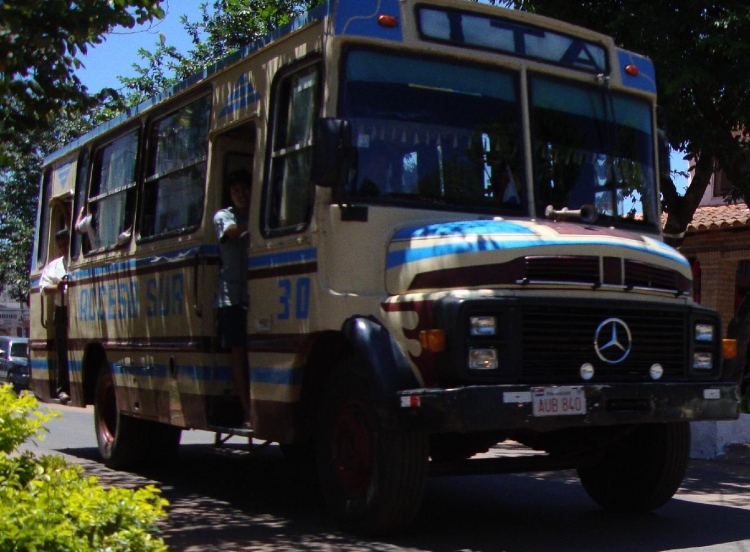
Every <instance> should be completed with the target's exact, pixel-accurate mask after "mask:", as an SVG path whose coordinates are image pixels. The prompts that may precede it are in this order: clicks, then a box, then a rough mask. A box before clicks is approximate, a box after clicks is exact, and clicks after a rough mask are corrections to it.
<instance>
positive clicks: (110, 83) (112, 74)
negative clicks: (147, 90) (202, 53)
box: [76, 0, 208, 94]
mask: <svg viewBox="0 0 750 552" xmlns="http://www.w3.org/2000/svg"><path fill="white" fill-rule="evenodd" d="M207 1H208V0H164V2H162V5H161V6H162V9H163V10H164V11H165V12H166V16H165V17H164V19H162V20H154V21H152V22H151V23H148V24H146V25H141V26H137V27H134V28H132V29H123V28H121V27H118V28H116V29H114V32H112V33H110V34H107V35H105V39H106V40H105V41H104V42H103V43H102V44H98V45H96V46H93V47H89V49H88V53H87V54H86V55H85V56H81V57H80V59H81V61H82V62H83V64H84V67H83V68H81V69H78V70H77V71H76V75H77V76H78V78H79V79H81V82H82V83H83V84H84V85H85V86H86V87H87V88H88V89H89V93H91V94H93V93H96V92H98V91H99V90H101V89H102V88H114V89H119V88H120V87H121V84H120V81H119V80H117V77H133V76H135V74H136V73H135V71H134V70H133V64H134V63H138V64H143V60H142V59H141V58H140V57H139V56H138V49H139V48H145V49H146V50H150V51H153V50H155V49H156V44H157V42H159V39H160V38H159V35H160V34H163V35H164V37H165V38H166V44H167V45H171V46H175V47H176V48H177V49H178V50H179V51H181V52H187V51H188V50H190V49H191V47H192V45H191V42H190V37H189V36H188V34H187V32H186V31H185V29H183V27H182V24H181V23H180V16H181V15H187V16H188V19H189V20H190V21H193V22H194V21H197V20H198V18H199V16H200V13H201V11H200V9H199V7H200V5H201V4H204V3H207Z"/></svg>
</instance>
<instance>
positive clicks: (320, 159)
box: [311, 119, 354, 188]
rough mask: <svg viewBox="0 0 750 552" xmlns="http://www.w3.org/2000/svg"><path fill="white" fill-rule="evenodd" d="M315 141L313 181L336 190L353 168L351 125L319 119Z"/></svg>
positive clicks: (343, 120) (341, 120)
mask: <svg viewBox="0 0 750 552" xmlns="http://www.w3.org/2000/svg"><path fill="white" fill-rule="evenodd" d="M313 140H314V143H313V160H312V171H311V179H312V181H313V183H315V184H316V185H318V186H322V187H325V188H334V187H336V186H337V185H338V184H339V183H341V182H342V179H343V177H344V176H345V175H346V174H348V172H349V168H350V167H351V159H352V156H353V151H354V148H352V147H351V143H352V142H351V140H352V130H351V123H349V121H347V120H345V119H318V120H317V121H316V122H315V129H314V134H313Z"/></svg>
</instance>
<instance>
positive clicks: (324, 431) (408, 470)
mask: <svg viewBox="0 0 750 552" xmlns="http://www.w3.org/2000/svg"><path fill="white" fill-rule="evenodd" d="M358 368H359V367H358V365H357V364H356V363H355V362H354V360H353V359H345V360H344V361H343V362H341V363H339V365H338V366H337V367H336V368H335V370H334V372H333V374H332V375H331V378H330V381H329V383H328V386H327V388H326V390H325V392H324V393H323V397H322V400H321V405H320V411H319V417H318V424H317V430H316V431H317V434H316V437H317V439H316V459H317V464H318V475H319V478H320V483H321V490H322V493H323V497H324V499H325V501H326V503H327V505H328V507H329V510H330V511H331V513H332V514H333V516H334V517H335V518H336V519H337V520H338V521H339V522H341V523H342V524H343V526H344V527H345V528H346V529H348V530H350V531H353V532H356V533H360V534H365V535H376V534H386V533H394V532H397V531H400V530H403V529H404V528H406V527H407V526H408V525H409V524H410V523H411V522H412V520H413V519H414V517H415V515H416V514H417V512H418V510H419V507H420V505H421V502H422V496H423V494H424V488H425V485H426V481H427V469H428V453H429V442H428V438H427V436H426V435H424V434H419V433H401V432H395V431H390V430H386V429H383V428H382V427H381V426H380V423H379V419H378V416H377V413H376V411H375V406H374V400H373V397H372V393H371V391H370V390H369V389H368V388H367V385H366V380H365V378H364V377H363V374H362V372H361V370H359V369H358Z"/></svg>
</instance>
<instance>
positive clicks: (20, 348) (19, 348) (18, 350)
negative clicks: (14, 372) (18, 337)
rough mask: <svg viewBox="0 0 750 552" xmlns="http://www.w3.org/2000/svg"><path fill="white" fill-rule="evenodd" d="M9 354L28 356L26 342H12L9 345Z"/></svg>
mask: <svg viewBox="0 0 750 552" xmlns="http://www.w3.org/2000/svg"><path fill="white" fill-rule="evenodd" d="M10 356H12V357H23V358H26V357H28V356H29V354H28V352H27V349H26V343H13V344H11V346H10Z"/></svg>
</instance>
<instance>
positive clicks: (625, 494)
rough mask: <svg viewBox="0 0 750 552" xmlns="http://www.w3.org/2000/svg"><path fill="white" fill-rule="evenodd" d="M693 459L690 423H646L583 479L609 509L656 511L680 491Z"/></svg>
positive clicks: (580, 471)
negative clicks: (690, 456)
mask: <svg viewBox="0 0 750 552" xmlns="http://www.w3.org/2000/svg"><path fill="white" fill-rule="evenodd" d="M689 455H690V426H689V424H688V423H687V422H675V423H666V424H649V425H642V426H638V427H635V428H633V430H632V431H631V432H629V433H627V434H626V435H624V436H623V437H621V438H620V439H618V440H617V441H616V442H615V443H612V444H610V445H609V446H608V447H607V449H606V452H605V455H604V457H603V458H602V460H601V461H600V462H599V463H598V464H597V465H595V466H592V467H586V468H579V469H578V476H579V477H580V479H581V483H582V484H583V488H584V489H586V492H587V493H588V494H589V496H590V497H591V498H592V499H594V501H595V502H596V503H597V504H599V505H600V506H601V507H603V508H604V509H605V510H610V511H613V512H619V513H644V512H650V511H651V510H655V509H656V508H659V507H661V506H663V505H664V504H666V503H667V502H668V501H669V500H670V499H671V498H672V497H673V496H674V494H675V493H676V492H677V490H678V489H679V488H680V484H681V483H682V480H683V478H684V477H685V470H686V469H687V465H688V461H689Z"/></svg>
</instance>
